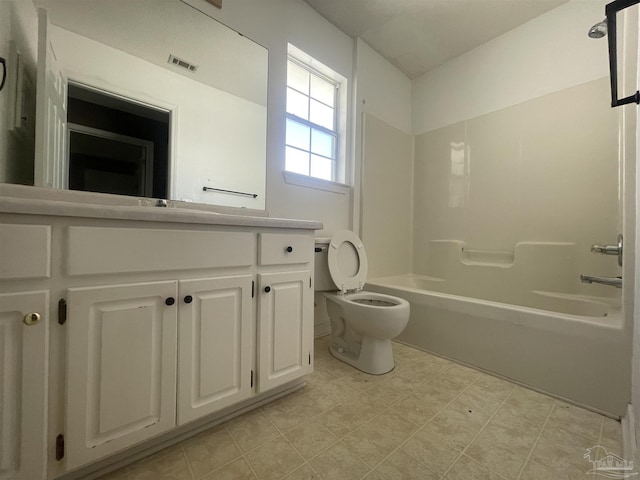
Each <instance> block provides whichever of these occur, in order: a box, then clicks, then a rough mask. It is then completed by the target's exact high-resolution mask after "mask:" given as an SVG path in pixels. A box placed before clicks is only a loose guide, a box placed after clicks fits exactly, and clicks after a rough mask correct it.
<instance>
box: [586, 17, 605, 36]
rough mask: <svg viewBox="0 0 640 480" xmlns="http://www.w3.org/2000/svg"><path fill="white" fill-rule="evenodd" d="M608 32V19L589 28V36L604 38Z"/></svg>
mask: <svg viewBox="0 0 640 480" xmlns="http://www.w3.org/2000/svg"><path fill="white" fill-rule="evenodd" d="M606 34H607V19H604V20H603V21H601V22H599V23H596V24H595V25H594V26H593V27H591V28H590V29H589V33H588V34H587V35H589V38H602V37H604V36H605V35H606Z"/></svg>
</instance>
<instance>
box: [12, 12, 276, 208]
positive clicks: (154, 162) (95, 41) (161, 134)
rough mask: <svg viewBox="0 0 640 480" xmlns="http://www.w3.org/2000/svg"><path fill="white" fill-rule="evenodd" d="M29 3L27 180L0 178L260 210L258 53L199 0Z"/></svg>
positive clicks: (262, 61)
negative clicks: (34, 41) (32, 31)
mask: <svg viewBox="0 0 640 480" xmlns="http://www.w3.org/2000/svg"><path fill="white" fill-rule="evenodd" d="M35 1H36V3H37V6H38V7H43V9H45V14H46V15H43V14H42V13H41V12H42V11H43V10H40V11H39V18H38V22H39V35H38V42H39V45H38V49H39V55H38V58H39V60H38V68H39V70H40V71H39V73H38V75H37V77H38V82H37V83H38V92H37V96H38V102H37V103H38V105H39V107H38V112H39V113H40V115H38V120H37V121H36V127H35V137H36V141H35V162H34V163H32V164H31V165H32V166H31V167H29V168H27V170H29V169H30V170H31V171H35V176H34V174H31V175H30V178H29V176H28V175H27V176H25V175H23V176H22V178H18V177H15V176H14V177H13V178H12V177H11V176H10V175H4V177H2V178H0V180H2V181H9V182H16V183H31V182H33V183H35V184H36V185H40V186H50V187H54V188H71V189H86V190H92V191H103V192H104V191H109V192H110V193H123V194H128V195H135V196H152V197H156V198H171V199H174V200H185V201H193V202H200V203H210V204H218V205H226V206H239V207H248V208H254V209H264V201H265V197H264V193H265V168H266V166H265V154H266V94H267V90H266V83H267V61H268V59H267V51H266V49H265V48H263V47H261V46H260V45H257V44H256V43H254V42H252V41H251V40H249V39H247V38H246V37H243V36H242V35H239V34H238V33H237V32H234V31H233V30H231V29H229V28H227V27H226V26H224V25H222V24H220V23H219V22H217V21H216V20H214V19H212V18H211V17H208V16H207V15H205V14H204V13H202V12H201V11H199V10H198V9H197V8H194V7H198V8H201V9H202V10H203V11H207V10H205V9H207V8H211V6H210V5H208V4H207V3H206V1H205V0H184V1H175V0H136V1H134V2H132V1H130V0H93V1H91V2H87V1H86V0H35ZM187 2H188V3H187ZM12 3H14V2H12ZM15 3H16V4H17V3H19V2H15ZM23 3H28V2H23ZM15 8H17V7H15ZM21 8H22V7H21ZM34 11H35V10H34ZM0 13H1V12H0ZM32 14H33V16H35V13H33V12H32ZM32 23H34V24H35V22H32ZM45 52H46V55H45V54H44V53H45ZM31 77H32V78H33V77H36V74H35V72H32V73H31ZM67 82H68V85H69V87H68V89H67V86H66V85H67ZM45 84H46V88H45V87H43V85H45ZM56 97H58V100H57V101H58V102H59V103H60V105H59V107H58V108H57V110H56V111H57V112H58V113H60V115H59V118H58V120H57V122H51V121H50V120H51V118H52V116H51V115H50V114H49V115H47V114H46V113H50V112H47V109H46V105H52V104H55V101H56V100H55V98H56ZM52 99H53V100H52ZM61 102H64V104H62V103H61ZM52 132H54V133H56V132H57V134H59V136H58V137H57V138H59V139H60V140H59V141H58V142H53V141H51V139H55V138H56V135H55V134H53V135H52ZM31 135H33V134H31ZM10 136H14V135H13V134H11V135H8V134H7V133H6V129H4V128H3V131H2V135H1V136H0V146H1V147H3V151H4V150H7V148H6V147H5V145H1V144H2V143H9V140H8V139H7V137H10ZM32 138H33V137H31V141H32ZM47 140H49V141H48V142H47ZM92 142H94V143H95V145H93V146H91V145H90V144H91V143H92ZM145 145H146V147H145ZM31 151H32V152H33V143H32V146H31ZM32 155H33V153H32ZM150 155H151V156H152V158H150ZM0 161H2V162H4V164H3V165H2V167H3V170H11V169H12V168H15V165H14V164H17V163H18V160H17V158H15V156H10V155H7V156H5V157H4V158H2V159H0ZM20 163H21V164H22V165H24V158H23V159H21V160H20ZM134 192H138V193H134ZM140 192H142V193H140ZM229 192H234V193H229ZM244 193H246V194H247V195H243V194H244Z"/></svg>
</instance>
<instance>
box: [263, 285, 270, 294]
mask: <svg viewBox="0 0 640 480" xmlns="http://www.w3.org/2000/svg"><path fill="white" fill-rule="evenodd" d="M264 291H265V293H269V292H270V291H271V287H270V286H269V285H267V286H266V287H264Z"/></svg>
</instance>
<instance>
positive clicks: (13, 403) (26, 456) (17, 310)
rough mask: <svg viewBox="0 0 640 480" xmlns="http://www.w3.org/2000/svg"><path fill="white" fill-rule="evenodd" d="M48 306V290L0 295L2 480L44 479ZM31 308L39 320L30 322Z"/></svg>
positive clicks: (0, 459) (0, 457) (0, 453)
mask: <svg viewBox="0 0 640 480" xmlns="http://www.w3.org/2000/svg"><path fill="white" fill-rule="evenodd" d="M48 311H49V293H48V292H26V293H9V294H4V295H0V392H1V397H0V479H2V480H8V479H11V480H38V479H42V478H45V465H46V444H45V441H46V438H47V435H46V432H47V430H46V421H45V418H46V416H45V412H46V408H47V407H46V403H47V396H46V393H47V387H48V383H47V378H48V375H47V357H48V355H49V349H48V332H49V331H48V329H49V313H48ZM31 313H37V314H39V315H40V320H39V321H35V322H33V324H31V325H27V324H26V323H25V320H24V319H25V315H28V314H31ZM36 318H37V317H36ZM30 319H31V317H29V319H28V320H27V323H30V322H32V320H30Z"/></svg>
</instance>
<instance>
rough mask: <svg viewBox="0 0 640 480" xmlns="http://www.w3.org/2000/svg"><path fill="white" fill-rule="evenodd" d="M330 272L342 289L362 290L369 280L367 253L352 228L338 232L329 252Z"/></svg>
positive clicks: (333, 238) (332, 239)
mask: <svg viewBox="0 0 640 480" xmlns="http://www.w3.org/2000/svg"><path fill="white" fill-rule="evenodd" d="M327 257H328V263H329V273H330V274H331V279H332V280H333V283H335V284H336V286H337V287H338V288H339V289H340V290H342V291H346V290H362V288H363V287H364V284H365V282H366V281H367V271H368V268H369V264H368V263H367V254H366V253H365V251H364V245H362V242H361V241H360V239H359V238H358V236H357V235H356V234H355V233H353V232H352V231H351V230H342V231H340V232H337V233H336V234H335V235H334V236H333V237H332V238H331V242H330V243H329V251H328V252H327Z"/></svg>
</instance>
